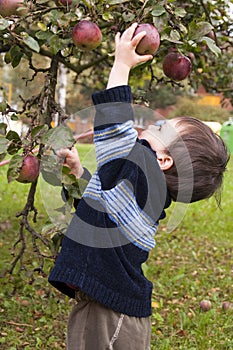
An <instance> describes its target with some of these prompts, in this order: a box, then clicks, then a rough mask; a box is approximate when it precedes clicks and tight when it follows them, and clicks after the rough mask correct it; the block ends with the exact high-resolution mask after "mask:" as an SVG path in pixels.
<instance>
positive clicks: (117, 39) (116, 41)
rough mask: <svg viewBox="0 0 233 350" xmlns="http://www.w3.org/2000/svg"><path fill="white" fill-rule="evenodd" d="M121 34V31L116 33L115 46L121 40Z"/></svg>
mask: <svg viewBox="0 0 233 350" xmlns="http://www.w3.org/2000/svg"><path fill="white" fill-rule="evenodd" d="M120 36H121V33H120V32H118V33H116V35H115V46H116V45H117V44H118V43H119V41H120Z"/></svg>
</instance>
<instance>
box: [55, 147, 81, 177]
mask: <svg viewBox="0 0 233 350" xmlns="http://www.w3.org/2000/svg"><path fill="white" fill-rule="evenodd" d="M56 154H57V156H58V157H59V158H62V159H63V165H65V166H67V167H68V168H70V174H73V175H75V176H76V177H77V178H80V177H81V176H82V174H83V171H84V170H83V167H82V164H81V162H80V158H79V154H78V151H77V149H76V148H75V147H72V148H71V149H69V148H62V149H60V150H58V151H57V152H56Z"/></svg>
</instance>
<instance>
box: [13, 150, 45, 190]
mask: <svg viewBox="0 0 233 350" xmlns="http://www.w3.org/2000/svg"><path fill="white" fill-rule="evenodd" d="M39 171H40V164H39V160H38V158H37V157H36V156H34V155H32V154H28V155H26V156H25V157H24V159H23V164H22V168H21V170H20V173H19V176H18V177H17V179H16V180H17V181H18V182H22V183H29V182H35V181H36V179H37V178H38V176H39Z"/></svg>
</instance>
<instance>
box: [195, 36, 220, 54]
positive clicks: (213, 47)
mask: <svg viewBox="0 0 233 350" xmlns="http://www.w3.org/2000/svg"><path fill="white" fill-rule="evenodd" d="M200 42H202V43H205V44H206V45H207V46H208V48H209V49H210V51H212V52H213V53H214V54H215V55H216V56H219V55H221V50H220V48H219V47H218V46H217V45H216V44H215V41H214V40H213V39H211V38H209V37H208V36H203V37H202V38H200Z"/></svg>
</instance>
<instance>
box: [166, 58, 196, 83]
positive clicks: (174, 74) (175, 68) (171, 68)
mask: <svg viewBox="0 0 233 350" xmlns="http://www.w3.org/2000/svg"><path fill="white" fill-rule="evenodd" d="M191 69H192V63H191V60H190V59H189V58H188V57H187V56H184V55H181V54H180V53H178V52H170V53H168V54H167V55H166V56H165V58H164V60H163V72H164V74H165V75H166V76H167V77H168V78H171V79H172V80H177V81H180V80H184V79H185V78H187V76H188V75H189V73H190V72H191Z"/></svg>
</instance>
